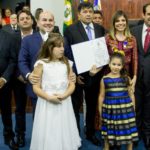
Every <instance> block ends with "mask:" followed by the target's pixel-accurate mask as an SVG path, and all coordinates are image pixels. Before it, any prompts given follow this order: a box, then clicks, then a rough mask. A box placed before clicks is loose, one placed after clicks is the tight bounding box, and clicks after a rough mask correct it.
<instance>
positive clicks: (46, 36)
mask: <svg viewBox="0 0 150 150" xmlns="http://www.w3.org/2000/svg"><path fill="white" fill-rule="evenodd" d="M40 35H41V37H42V39H43V41H44V42H45V41H46V40H47V39H48V32H46V33H45V34H44V33H42V32H41V31H40Z"/></svg>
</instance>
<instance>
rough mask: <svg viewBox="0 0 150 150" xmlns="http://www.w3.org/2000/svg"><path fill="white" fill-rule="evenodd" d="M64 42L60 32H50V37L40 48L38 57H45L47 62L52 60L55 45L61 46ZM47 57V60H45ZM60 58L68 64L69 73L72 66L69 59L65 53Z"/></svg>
mask: <svg viewBox="0 0 150 150" xmlns="http://www.w3.org/2000/svg"><path fill="white" fill-rule="evenodd" d="M62 44H63V45H64V39H63V37H62V36H61V35H60V34H59V33H50V34H49V35H48V39H47V40H46V41H45V42H44V43H43V45H42V47H41V49H40V52H39V55H38V59H43V61H45V62H47V63H48V62H50V61H52V60H53V49H54V47H61V45H62ZM45 58H46V59H47V60H45ZM59 60H60V61H61V62H62V63H65V64H66V65H67V70H68V73H69V72H70V67H69V61H68V59H67V58H66V57H65V56H64V55H63V56H62V57H61V58H60V59H59Z"/></svg>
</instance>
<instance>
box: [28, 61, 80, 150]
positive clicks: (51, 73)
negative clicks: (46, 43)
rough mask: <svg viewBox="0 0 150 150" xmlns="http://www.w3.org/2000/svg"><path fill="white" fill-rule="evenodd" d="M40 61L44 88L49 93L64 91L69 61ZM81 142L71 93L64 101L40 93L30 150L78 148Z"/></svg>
mask: <svg viewBox="0 0 150 150" xmlns="http://www.w3.org/2000/svg"><path fill="white" fill-rule="evenodd" d="M38 63H42V64H43V75H42V83H41V85H42V89H43V90H44V91H45V92H46V93H48V94H49V95H51V94H54V93H64V92H65V90H66V89H67V86H68V77H67V67H66V65H65V64H63V63H61V62H50V63H45V62H43V61H41V60H39V61H37V62H36V64H38ZM36 64H35V65H36ZM80 146H81V139H80V137H79V133H78V129H77V124H76V119H75V115H74V111H73V107H72V102H71V97H70V96H69V97H68V98H67V99H65V100H63V101H62V103H61V104H53V103H51V102H48V101H46V100H44V99H42V98H41V97H38V101H37V105H36V111H35V118H34V123H33V131H32V139H31V145H30V150H77V149H78V148H79V147H80Z"/></svg>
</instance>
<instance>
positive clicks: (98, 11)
mask: <svg viewBox="0 0 150 150" xmlns="http://www.w3.org/2000/svg"><path fill="white" fill-rule="evenodd" d="M94 14H100V15H101V16H102V17H103V13H102V11H100V10H94Z"/></svg>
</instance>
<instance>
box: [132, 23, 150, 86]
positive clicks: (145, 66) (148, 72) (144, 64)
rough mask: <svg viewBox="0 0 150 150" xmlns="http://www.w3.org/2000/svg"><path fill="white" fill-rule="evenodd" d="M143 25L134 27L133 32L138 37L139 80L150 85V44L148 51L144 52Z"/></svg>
mask: <svg viewBox="0 0 150 150" xmlns="http://www.w3.org/2000/svg"><path fill="white" fill-rule="evenodd" d="M142 30H143V25H139V26H136V27H134V28H132V30H131V32H132V34H133V35H134V36H135V37H136V40H137V49H138V74H137V77H138V79H139V80H141V78H142V80H144V83H145V84H146V85H150V46H149V48H148V51H147V53H145V52H144V48H143V45H142Z"/></svg>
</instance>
